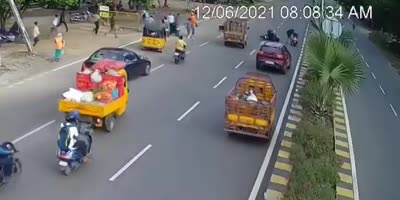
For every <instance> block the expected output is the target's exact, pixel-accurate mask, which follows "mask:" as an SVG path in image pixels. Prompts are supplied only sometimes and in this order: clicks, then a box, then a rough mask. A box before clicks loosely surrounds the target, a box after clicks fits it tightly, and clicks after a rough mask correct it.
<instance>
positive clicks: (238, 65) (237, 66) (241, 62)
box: [235, 60, 244, 69]
mask: <svg viewBox="0 0 400 200" xmlns="http://www.w3.org/2000/svg"><path fill="white" fill-rule="evenodd" d="M243 62H244V61H243V60H242V61H240V63H239V64H237V65H236V66H235V69H237V68H239V67H240V65H242V64H243Z"/></svg>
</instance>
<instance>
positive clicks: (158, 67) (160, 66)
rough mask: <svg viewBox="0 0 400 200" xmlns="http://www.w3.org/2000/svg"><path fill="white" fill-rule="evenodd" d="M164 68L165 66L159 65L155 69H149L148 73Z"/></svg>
mask: <svg viewBox="0 0 400 200" xmlns="http://www.w3.org/2000/svg"><path fill="white" fill-rule="evenodd" d="M164 66H165V64H161V65H159V66H157V67H155V68H153V69H151V70H150V72H154V71H156V70H158V69H160V68H162V67H164Z"/></svg>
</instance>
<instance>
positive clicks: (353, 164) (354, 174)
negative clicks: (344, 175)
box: [340, 90, 360, 200]
mask: <svg viewBox="0 0 400 200" xmlns="http://www.w3.org/2000/svg"><path fill="white" fill-rule="evenodd" d="M340 93H342V104H343V108H344V109H343V111H344V119H345V121H346V124H347V126H346V130H347V140H348V141H349V151H350V161H351V174H352V177H353V194H354V200H360V195H359V193H358V181H357V168H356V158H355V155H354V149H353V138H352V136H351V130H350V121H349V116H348V115H347V105H346V99H345V97H344V93H343V90H341V91H340Z"/></svg>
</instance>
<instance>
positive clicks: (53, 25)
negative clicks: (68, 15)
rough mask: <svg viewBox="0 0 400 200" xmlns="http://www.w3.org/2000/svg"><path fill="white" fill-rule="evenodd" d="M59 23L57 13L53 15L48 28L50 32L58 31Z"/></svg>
mask: <svg viewBox="0 0 400 200" xmlns="http://www.w3.org/2000/svg"><path fill="white" fill-rule="evenodd" d="M59 23H60V19H59V18H58V15H57V14H56V15H54V19H53V24H52V26H51V28H50V34H52V33H58V28H57V26H58V24H59Z"/></svg>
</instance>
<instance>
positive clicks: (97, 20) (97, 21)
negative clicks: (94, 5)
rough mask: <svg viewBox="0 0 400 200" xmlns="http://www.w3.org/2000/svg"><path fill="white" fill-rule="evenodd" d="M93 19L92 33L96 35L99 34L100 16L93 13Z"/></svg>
mask: <svg viewBox="0 0 400 200" xmlns="http://www.w3.org/2000/svg"><path fill="white" fill-rule="evenodd" d="M93 18H94V29H93V32H94V33H95V34H96V35H97V33H99V28H100V16H99V14H98V13H95V14H94V15H93Z"/></svg>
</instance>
